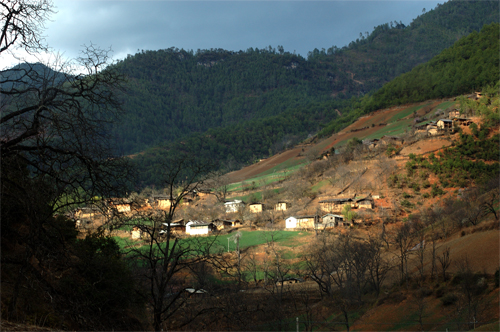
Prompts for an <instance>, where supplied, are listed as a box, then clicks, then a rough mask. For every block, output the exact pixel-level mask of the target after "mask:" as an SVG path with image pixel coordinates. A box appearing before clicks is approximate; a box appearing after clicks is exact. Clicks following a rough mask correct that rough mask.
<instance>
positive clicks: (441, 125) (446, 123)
mask: <svg viewBox="0 0 500 332" xmlns="http://www.w3.org/2000/svg"><path fill="white" fill-rule="evenodd" d="M436 125H437V127H438V129H440V130H445V129H451V128H453V121H451V120H449V119H439V120H438V121H437V123H436Z"/></svg>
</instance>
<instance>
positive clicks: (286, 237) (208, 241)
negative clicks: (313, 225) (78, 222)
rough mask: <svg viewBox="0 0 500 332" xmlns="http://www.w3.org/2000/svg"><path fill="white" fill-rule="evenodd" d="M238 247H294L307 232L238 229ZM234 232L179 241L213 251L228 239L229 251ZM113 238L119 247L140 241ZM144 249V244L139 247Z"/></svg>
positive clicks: (224, 247)
mask: <svg viewBox="0 0 500 332" xmlns="http://www.w3.org/2000/svg"><path fill="white" fill-rule="evenodd" d="M240 233H241V236H240V249H245V248H248V247H252V246H255V245H260V244H265V243H268V242H271V241H274V242H276V243H279V244H280V245H283V246H287V247H295V246H297V245H300V242H298V241H297V239H298V238H301V237H304V236H307V235H308V234H309V233H307V232H300V231H240ZM235 234H236V233H234V232H233V233H229V234H223V235H211V236H205V237H187V238H183V239H181V240H180V241H181V242H182V245H193V246H211V247H213V250H214V251H226V252H227V251H228V239H229V251H234V250H236V243H235V242H234V238H235V236H234V235H235ZM113 239H115V240H116V242H117V243H118V245H119V246H120V248H122V249H126V248H127V247H129V246H131V245H140V241H132V240H130V239H125V238H121V237H118V236H114V237H113ZM141 248H144V249H143V250H145V249H146V247H145V246H143V247H141Z"/></svg>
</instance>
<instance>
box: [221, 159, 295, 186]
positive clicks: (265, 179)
mask: <svg viewBox="0 0 500 332" xmlns="http://www.w3.org/2000/svg"><path fill="white" fill-rule="evenodd" d="M299 161H300V160H299ZM282 164H283V163H282ZM282 164H280V165H282ZM280 165H277V166H275V167H278V166H280ZM303 166H305V162H301V163H299V164H297V165H294V166H290V167H288V168H284V169H281V170H279V171H272V170H273V169H274V168H275V167H273V168H272V169H269V170H267V171H265V172H262V173H261V175H259V176H257V177H254V178H251V179H248V180H245V181H241V182H235V183H232V184H230V185H229V186H228V191H238V190H243V189H245V188H248V189H257V188H260V187H263V186H266V185H268V184H271V183H274V182H279V181H282V180H284V179H285V177H286V176H289V175H290V174H292V173H293V172H295V171H297V170H298V169H300V168H301V167H303Z"/></svg>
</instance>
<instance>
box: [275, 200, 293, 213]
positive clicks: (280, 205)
mask: <svg viewBox="0 0 500 332" xmlns="http://www.w3.org/2000/svg"><path fill="white" fill-rule="evenodd" d="M289 207H290V203H287V202H278V203H276V204H275V205H274V210H275V211H286V210H288V208H289Z"/></svg>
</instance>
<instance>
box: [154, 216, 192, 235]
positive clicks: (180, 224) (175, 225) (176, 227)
mask: <svg viewBox="0 0 500 332" xmlns="http://www.w3.org/2000/svg"><path fill="white" fill-rule="evenodd" d="M162 226H163V229H162V230H161V231H160V234H161V235H164V234H167V228H168V226H169V225H168V224H167V223H163V224H162ZM170 230H171V232H172V233H174V234H184V233H186V225H185V223H184V219H178V220H173V221H172V222H171V223H170Z"/></svg>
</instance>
